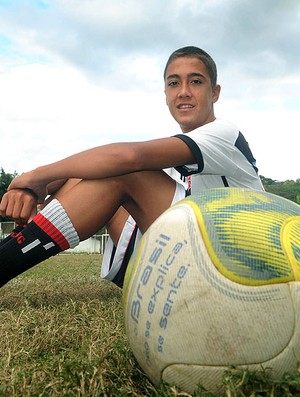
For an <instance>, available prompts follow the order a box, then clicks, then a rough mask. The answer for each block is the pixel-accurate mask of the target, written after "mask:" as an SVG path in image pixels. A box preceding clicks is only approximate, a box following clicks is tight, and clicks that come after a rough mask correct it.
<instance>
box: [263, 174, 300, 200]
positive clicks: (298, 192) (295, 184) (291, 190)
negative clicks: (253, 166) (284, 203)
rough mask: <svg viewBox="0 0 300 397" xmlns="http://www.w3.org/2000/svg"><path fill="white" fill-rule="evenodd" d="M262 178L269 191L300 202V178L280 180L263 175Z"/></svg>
mask: <svg viewBox="0 0 300 397" xmlns="http://www.w3.org/2000/svg"><path fill="white" fill-rule="evenodd" d="M261 180H262V183H263V185H264V187H265V189H266V191H267V192H269V193H273V194H276V195H277V196H281V197H285V198H287V199H288V200H291V201H294V202H295V203H298V204H300V179H297V180H296V181H294V180H292V179H287V180H286V181H284V182H279V181H274V180H272V179H270V178H265V177H263V176H262V177H261Z"/></svg>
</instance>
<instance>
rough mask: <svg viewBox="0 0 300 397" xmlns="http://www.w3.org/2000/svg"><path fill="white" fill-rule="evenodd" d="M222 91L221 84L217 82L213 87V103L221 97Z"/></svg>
mask: <svg viewBox="0 0 300 397" xmlns="http://www.w3.org/2000/svg"><path fill="white" fill-rule="evenodd" d="M220 92H221V86H220V85H219V84H216V85H215V87H214V89H213V103H215V102H217V100H218V99H219V96H220Z"/></svg>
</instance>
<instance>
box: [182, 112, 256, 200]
mask: <svg viewBox="0 0 300 397" xmlns="http://www.w3.org/2000/svg"><path fill="white" fill-rule="evenodd" d="M175 137H177V138H179V139H181V140H182V141H184V142H185V143H186V144H187V145H188V147H189V148H190V150H191V152H192V153H193V155H194V157H195V159H196V163H195V164H191V165H184V166H181V167H176V170H177V171H178V172H180V174H181V175H183V176H185V177H188V176H191V178H190V179H191V193H192V194H195V193H198V192H200V191H202V190H205V189H210V188H218V187H224V186H226V187H241V188H248V189H255V190H263V186H262V183H261V181H260V178H259V176H258V173H257V171H258V170H257V168H256V161H255V158H254V157H253V155H252V152H251V150H250V148H249V145H248V143H247V141H246V140H245V138H244V136H243V134H242V133H241V132H240V131H239V130H238V128H237V127H235V126H234V125H233V124H231V123H229V122H228V121H225V120H221V119H216V120H215V121H213V122H211V123H208V124H205V125H204V126H202V127H199V128H197V129H195V130H193V131H191V132H188V133H186V134H178V135H175Z"/></svg>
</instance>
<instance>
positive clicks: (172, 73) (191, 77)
mask: <svg viewBox="0 0 300 397" xmlns="http://www.w3.org/2000/svg"><path fill="white" fill-rule="evenodd" d="M165 94H166V101H167V105H168V107H169V110H170V112H171V114H172V116H173V117H174V119H175V120H176V121H177V122H178V124H179V125H180V127H181V129H182V131H183V132H184V133H185V132H189V131H192V130H194V129H195V128H198V127H201V126H202V125H204V124H207V123H209V122H211V121H213V120H214V119H215V116H214V108H213V104H214V103H215V102H216V101H217V100H218V98H219V94H220V86H219V85H216V87H214V88H212V87H211V82H210V78H209V74H208V72H207V70H206V67H205V65H204V63H202V62H201V61H200V59H198V58H196V57H180V58H177V59H175V60H174V61H172V62H171V63H170V65H169V66H168V68H167V71H166V80H165Z"/></svg>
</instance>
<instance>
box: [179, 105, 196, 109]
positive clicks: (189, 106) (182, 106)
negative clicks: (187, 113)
mask: <svg viewBox="0 0 300 397" xmlns="http://www.w3.org/2000/svg"><path fill="white" fill-rule="evenodd" d="M193 107H194V106H193V105H190V104H182V105H178V106H177V109H192V108H193Z"/></svg>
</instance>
